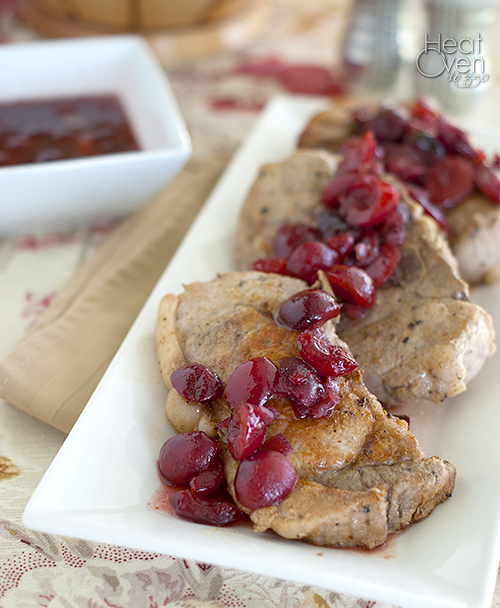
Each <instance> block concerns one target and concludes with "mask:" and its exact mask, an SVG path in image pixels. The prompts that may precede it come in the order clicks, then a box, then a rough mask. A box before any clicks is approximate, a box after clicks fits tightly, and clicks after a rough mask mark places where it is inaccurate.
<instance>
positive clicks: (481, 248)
mask: <svg viewBox="0 0 500 608" xmlns="http://www.w3.org/2000/svg"><path fill="white" fill-rule="evenodd" d="M354 135H355V124H354V121H353V119H352V106H351V107H349V106H348V105H346V104H341V105H335V106H333V107H332V108H331V109H329V110H327V111H324V112H321V113H319V114H317V115H316V116H314V117H313V118H312V119H311V120H310V122H309V123H308V125H307V126H306V128H305V129H304V131H303V132H302V134H301V135H300V137H299V141H298V145H299V147H308V148H321V149H326V150H330V151H333V152H335V151H337V150H338V149H339V147H340V146H341V145H342V144H343V143H345V141H346V140H347V139H349V138H350V137H353V136H354ZM443 211H444V215H445V217H446V219H447V221H448V224H449V227H450V234H449V237H448V239H449V244H450V247H451V250H452V252H453V254H454V256H455V257H456V259H457V262H458V268H459V271H460V275H461V276H462V278H463V279H464V280H465V281H467V282H468V283H471V284H474V283H481V282H484V283H489V282H492V281H494V280H497V279H498V278H499V277H500V205H499V204H498V203H497V202H495V201H492V200H491V199H489V198H487V197H486V196H483V195H482V194H480V193H479V192H478V191H475V192H474V193H473V194H472V195H471V196H469V197H468V198H467V199H466V200H465V201H464V202H463V203H461V204H459V205H458V206H456V207H453V208H451V209H444V210H443Z"/></svg>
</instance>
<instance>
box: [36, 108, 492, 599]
mask: <svg viewBox="0 0 500 608" xmlns="http://www.w3.org/2000/svg"><path fill="white" fill-rule="evenodd" d="M321 109H322V104H321V102H318V101H317V100H313V99H308V98H290V97H280V98H277V99H275V100H274V101H273V102H272V103H271V104H270V105H269V107H268V108H267V109H266V111H265V112H264V113H263V115H262V117H261V118H260V120H259V121H258V124H257V126H256V129H255V130H254V132H253V133H252V134H251V136H250V137H249V139H248V141H247V142H246V143H245V145H244V146H243V147H242V148H241V149H240V151H239V152H238V153H237V154H236V155H235V157H234V159H233V160H232V162H231V164H230V165H229V167H228V168H227V170H226V172H225V174H224V176H223V177H222V178H221V180H220V181H219V183H218V185H217V186H216V188H215V189H214V191H213V193H212V194H211V196H210V197H209V199H208V201H207V203H206V204H205V206H204V208H203V210H202V212H201V213H200V215H199V216H198V218H197V220H196V222H195V223H194V225H193V227H192V228H191V230H190V232H189V234H188V235H187V237H186V238H185V240H184V242H183V244H182V245H181V247H180V248H179V250H178V252H177V253H176V255H175V257H174V259H173V260H172V262H171V264H170V265H169V267H168V268H167V270H166V272H165V273H164V275H163V276H162V278H161V279H160V281H159V283H158V285H157V286H156V288H155V289H154V291H153V293H152V294H151V296H150V298H149V300H148V302H147V303H146V305H145V306H144V309H143V310H142V312H141V314H140V315H139V317H138V318H137V321H136V322H135V324H134V325H133V327H132V329H131V331H130V333H129V335H128V337H127V338H126V340H125V341H124V343H123V345H122V347H121V349H120V350H119V352H118V354H117V355H116V357H115V359H114V360H113V362H112V364H111V365H110V367H109V369H108V371H107V373H106V375H105V377H104V378H103V380H102V382H101V383H100V385H99V387H98V388H97V390H96V391H95V393H94V395H93V397H92V399H91V400H90V401H89V403H88V405H87V407H86V408H85V410H84V412H83V414H82V415H81V417H80V419H79V420H78V422H77V424H76V425H75V427H74V429H73V431H72V432H71V434H70V435H69V437H68V439H67V440H66V442H65V443H64V445H63V447H62V448H61V450H60V452H59V453H58V455H57V457H56V458H55V460H54V462H53V463H52V465H51V467H50V468H49V470H48V471H47V473H46V475H45V477H44V478H43V480H42V482H41V483H40V485H39V487H38V489H37V490H36V492H35V494H34V495H33V497H32V499H31V501H30V503H29V504H28V507H27V508H26V511H25V513H24V522H25V524H26V525H27V526H28V527H31V528H34V529H36V530H41V531H44V532H49V533H55V534H61V535H65V536H73V537H79V538H84V539H88V540H94V541H101V542H108V543H114V544H118V545H125V546H130V547H134V548H138V549H143V550H149V551H154V552H159V553H167V554H171V555H176V556H181V557H184V558H188V559H196V560H199V561H204V562H210V563H214V564H220V565H223V566H230V567H234V568H239V569H242V570H248V571H252V572H256V573H261V574H265V575H268V576H275V577H279V578H282V579H289V580H293V581H297V582H302V583H307V584H310V585H317V586H321V587H325V588H329V589H333V590H337V591H343V592H347V593H351V594H354V595H356V596H361V597H364V598H367V599H371V600H379V601H386V602H389V603H392V604H396V605H399V606H405V607H408V608H445V607H447V608H469V607H470V608H487V607H488V606H489V605H490V602H491V596H492V592H493V588H494V583H495V578H496V573H497V567H498V556H499V548H500V542H499V540H500V534H499V521H500V483H499V481H500V474H499V471H500V441H499V440H498V438H499V437H500V407H499V403H498V396H499V395H500V374H499V373H498V369H499V355H498V354H497V355H496V356H494V357H492V358H490V359H489V360H488V361H487V362H486V364H485V366H484V367H483V369H482V370H481V372H480V374H479V375H478V377H477V378H475V379H474V380H473V381H472V382H471V383H470V388H469V389H468V390H467V392H466V393H465V394H463V395H460V396H459V397H456V398H454V399H453V400H450V401H448V402H446V403H444V404H442V405H440V406H437V407H433V408H431V409H428V410H425V409H419V411H418V413H417V414H416V415H415V416H414V417H413V416H412V430H414V432H415V434H416V435H417V436H418V437H419V439H421V441H422V443H423V445H424V447H425V449H426V452H427V454H428V455H429V456H430V455H432V454H437V455H438V456H441V457H442V458H446V459H448V460H450V461H451V462H453V463H454V464H455V465H456V467H457V470H458V478H457V484H456V488H455V492H454V495H453V497H452V498H451V499H450V500H448V501H447V502H446V503H444V504H443V505H441V506H439V507H438V508H437V509H436V510H435V511H434V512H433V513H432V515H431V516H430V517H429V518H427V519H426V520H424V521H422V522H420V523H418V524H416V525H414V526H412V527H411V528H410V529H408V530H407V531H406V532H404V533H403V534H401V535H398V536H397V537H395V538H394V539H392V540H391V541H390V542H389V543H388V545H387V547H385V548H382V549H379V550H376V551H374V552H364V551H357V550H342V549H331V548H322V547H315V546H312V545H308V544H305V543H301V542H295V541H287V540H283V539H281V538H279V537H277V536H274V535H271V534H257V533H255V532H253V531H252V530H251V529H249V528H246V527H230V528H227V529H224V528H212V527H209V526H202V525H198V524H193V523H190V522H187V521H182V520H180V519H176V518H174V517H173V516H170V515H168V514H166V513H161V512H157V511H156V512H155V511H151V510H148V508H147V503H148V500H149V499H150V498H151V496H152V495H153V494H154V492H155V490H156V489H157V488H158V486H159V483H158V478H157V473H156V459H157V456H158V452H159V449H160V447H161V445H162V443H163V442H164V441H165V440H166V439H167V438H168V437H169V436H171V435H172V434H173V432H172V429H171V428H170V427H169V425H168V423H167V422H166V420H165V417H164V413H163V405H164V399H165V395H166V389H165V387H164V386H163V382H162V380H161V378H160V374H159V371H158V366H157V361H156V352H155V344H154V338H153V329H154V324H155V319H156V314H157V309H158V304H159V301H160V299H161V297H162V296H163V295H164V294H165V293H167V292H174V293H179V292H180V291H181V290H182V283H190V282H192V281H195V280H210V279H212V278H214V276H215V274H216V272H218V271H226V270H232V269H234V262H233V255H232V251H233V244H234V243H233V242H234V231H235V225H236V221H237V217H238V213H239V208H240V205H241V203H242V202H243V200H244V198H245V195H246V192H247V191H248V188H249V187H250V185H251V184H252V182H253V179H254V177H255V175H256V173H257V170H258V168H259V167H260V165H262V164H264V163H268V162H272V161H280V160H283V159H285V158H286V157H287V156H288V155H289V154H290V153H291V151H292V150H293V148H294V146H295V143H296V139H297V135H298V134H299V133H300V132H301V130H302V128H303V127H304V125H305V122H306V121H307V120H308V118H309V117H310V116H312V115H313V114H315V113H316V112H318V111H319V110H321ZM476 140H477V141H478V143H479V144H480V145H481V146H482V147H484V148H487V149H492V148H495V147H496V149H500V139H499V138H498V137H495V136H492V135H491V134H488V135H485V136H481V135H480V134H477V138H476ZM473 297H474V300H475V301H477V302H478V303H480V304H482V305H483V306H484V307H485V308H486V309H487V310H488V311H489V312H490V313H491V314H492V316H493V318H494V321H496V323H497V326H500V325H499V324H500V283H499V284H496V285H494V286H491V287H487V288H481V289H476V290H474V292H473Z"/></svg>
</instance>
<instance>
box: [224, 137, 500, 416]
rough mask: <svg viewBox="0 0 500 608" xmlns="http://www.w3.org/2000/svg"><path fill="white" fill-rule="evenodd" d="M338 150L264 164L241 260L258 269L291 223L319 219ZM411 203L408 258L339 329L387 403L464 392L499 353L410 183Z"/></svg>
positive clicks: (248, 204)
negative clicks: (282, 228)
mask: <svg viewBox="0 0 500 608" xmlns="http://www.w3.org/2000/svg"><path fill="white" fill-rule="evenodd" d="M337 162H338V157H337V156H335V155H334V154H331V153H329V152H327V151H325V150H306V149H303V150H298V151H297V152H295V153H294V154H293V155H292V157H291V158H290V159H288V160H287V161H285V162H283V163H279V164H275V165H268V166H266V167H263V168H262V170H261V172H260V174H259V176H258V178H257V180H256V182H255V183H254V185H253V187H252V189H251V191H250V193H249V195H248V197H247V199H246V201H245V203H244V206H243V209H242V212H241V216H240V221H239V226H238V229H237V245H236V259H237V262H238V264H239V266H240V268H242V269H248V268H250V267H251V265H252V263H253V262H254V261H255V260H257V259H260V258H267V257H271V243H272V240H273V237H274V235H275V233H276V230H277V228H278V227H279V226H281V225H283V224H285V223H298V222H305V223H307V224H309V225H311V226H313V227H316V226H317V222H316V219H317V217H318V215H319V214H320V213H321V211H322V209H323V207H322V205H321V203H320V202H319V201H320V194H321V191H322V189H323V188H324V186H325V185H326V184H327V183H328V182H329V181H330V180H331V179H332V178H333V175H334V173H335V169H336V166H337ZM401 195H402V197H403V198H404V200H405V201H406V203H407V205H408V208H409V210H410V219H409V222H408V225H407V239H406V242H405V243H404V245H402V246H401V247H400V251H401V255H402V259H401V262H400V264H399V267H398V269H397V271H396V273H395V275H394V276H393V278H392V280H390V281H389V282H388V283H386V284H385V285H384V286H382V287H381V288H379V290H378V292H377V297H376V301H375V304H374V306H373V307H372V308H371V309H369V311H368V312H367V313H366V314H365V316H364V317H363V318H361V319H349V318H347V317H345V316H344V317H342V318H341V320H340V322H339V324H338V328H337V331H338V334H339V336H340V337H341V338H342V339H343V340H345V341H346V342H347V344H349V347H350V348H351V350H352V352H353V353H354V355H355V358H356V360H357V361H358V363H359V364H360V365H361V367H362V368H363V369H364V371H365V381H366V384H367V386H368V388H369V389H370V390H371V391H372V392H373V393H375V394H376V395H377V396H378V397H379V399H381V400H382V401H383V402H385V403H387V404H412V403H413V402H415V401H416V400H429V401H433V402H435V403H439V402H440V401H442V400H443V399H445V398H446V397H447V396H453V395H456V394H458V393H460V392H462V391H464V390H465V388H466V383H467V382H468V381H469V380H470V379H471V378H472V377H473V376H474V375H475V374H476V373H477V372H478V371H479V369H480V368H481V366H482V364H483V362H484V360H485V359H486V358H487V357H488V356H489V355H491V354H492V353H493V352H494V345H493V338H494V332H493V326H492V322H491V318H490V316H489V315H488V313H486V312H485V311H484V310H483V309H482V308H481V307H479V306H477V305H475V304H472V303H470V302H469V301H468V287H467V285H466V283H464V281H463V280H462V279H461V278H460V277H459V275H458V272H457V267H456V261H455V259H454V258H453V256H452V254H451V252H450V250H449V247H448V245H447V243H446V242H445V240H444V239H443V237H442V236H441V235H440V233H439V231H438V229H437V227H436V224H435V222H434V221H433V220H431V219H430V218H428V217H427V216H425V215H424V214H423V210H422V208H421V207H420V205H417V204H416V203H415V202H414V201H413V200H412V199H411V198H410V197H409V196H408V194H407V193H406V191H405V190H404V189H401Z"/></svg>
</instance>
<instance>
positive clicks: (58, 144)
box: [0, 95, 139, 166]
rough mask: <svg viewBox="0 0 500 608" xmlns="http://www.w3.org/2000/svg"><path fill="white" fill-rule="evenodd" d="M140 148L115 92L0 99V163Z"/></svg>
mask: <svg viewBox="0 0 500 608" xmlns="http://www.w3.org/2000/svg"><path fill="white" fill-rule="evenodd" d="M131 150H139V145H138V144H137V141H136V139H135V137H134V134H133V133H132V129H131V127H130V124H129V123H128V121H127V118H126V116H125V112H124V110H123V108H122V106H121V104H120V102H119V100H118V98H117V97H115V96H113V95H106V96H94V97H74V98H64V99H63V98H61V99H47V100H35V101H20V102H13V103H3V104H0V166H6V165H21V164H26V163H40V162H47V161H52V160H62V159H69V158H82V157H85V156H96V155H101V154H114V153H116V152H127V151H131Z"/></svg>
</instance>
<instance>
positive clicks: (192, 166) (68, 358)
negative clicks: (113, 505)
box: [0, 159, 227, 432]
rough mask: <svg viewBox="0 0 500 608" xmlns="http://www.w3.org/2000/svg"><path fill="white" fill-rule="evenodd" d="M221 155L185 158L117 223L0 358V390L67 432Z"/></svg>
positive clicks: (214, 173)
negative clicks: (158, 191)
mask: <svg viewBox="0 0 500 608" xmlns="http://www.w3.org/2000/svg"><path fill="white" fill-rule="evenodd" d="M226 160H227V159H223V160H222V159H219V160H214V161H211V162H205V161H196V160H192V161H190V162H189V163H188V165H187V166H186V168H185V169H184V170H183V171H182V172H181V173H180V174H179V176H178V177H177V178H176V179H175V180H174V181H173V182H172V183H171V184H170V185H169V187H168V188H167V189H166V190H165V191H164V192H163V194H162V195H160V196H159V197H158V198H157V199H156V200H155V201H153V202H152V203H151V204H149V205H148V206H146V207H145V208H143V209H142V210H140V211H139V212H137V213H136V214H135V215H133V216H132V217H130V218H128V219H127V220H125V221H124V222H122V223H121V224H120V225H119V226H118V227H117V228H116V230H115V231H114V232H113V233H112V235H111V236H110V237H109V239H108V240H107V241H106V242H105V244H104V245H103V246H102V247H101V248H100V249H99V250H98V251H97V252H96V253H95V254H94V256H93V257H92V258H91V259H90V260H89V261H87V262H86V263H85V264H83V265H82V266H81V267H80V268H79V270H78V271H77V272H76V273H75V275H74V276H73V277H72V278H71V279H70V281H69V282H68V283H67V285H66V286H65V287H64V288H63V290H62V291H61V292H60V293H59V294H58V296H57V297H56V298H55V299H54V301H53V303H52V304H51V306H50V307H49V308H48V309H47V311H46V312H45V313H44V314H43V315H42V317H41V318H40V319H39V321H38V322H37V323H36V324H35V325H34V326H33V327H32V328H31V330H30V331H29V332H28V334H27V335H26V336H25V338H24V339H23V340H22V341H21V342H20V343H19V344H18V346H17V347H16V348H15V349H14V351H13V352H12V353H11V354H10V355H9V356H8V357H7V358H6V359H5V360H4V361H2V362H0V397H1V398H2V399H5V401H7V402H9V403H11V404H12V405H15V406H16V407H18V408H20V409H22V410H24V411H25V412H28V413H29V414H32V415H33V416H35V417H36V418H39V419H40V420H43V421H44V422H47V423H49V424H51V425H53V426H55V427H56V428H58V429H60V430H62V431H64V432H68V431H69V430H70V429H71V427H72V426H73V424H74V423H75V421H76V419H77V418H78V416H79V415H80V413H81V411H82V410H83V408H84V407H85V404H86V403H87V401H88V399H89V397H90V396H91V394H92V392H93V391H94V389H95V387H96V386H97V384H98V382H99V380H100V379H101V377H102V375H103V374H104V372H105V370H106V368H107V367H108V365H109V363H110V361H111V359H112V358H113V356H114V354H115V353H116V351H117V349H118V347H119V346H120V344H121V342H122V340H123V339H124V337H125V335H126V334H127V331H128V330H129V328H130V326H131V325H132V323H133V321H134V319H135V317H136V316H137V314H138V312H139V311H140V309H141V307H142V305H143V304H144V302H145V300H146V299H147V297H148V295H149V293H150V292H151V290H152V288H153V287H154V285H155V283H156V281H157V280H158V278H159V277H160V275H161V273H162V272H163V270H164V269H165V267H166V265H167V263H168V261H169V260H170V258H171V257H172V255H173V253H174V252H175V250H176V248H177V246H178V245H179V243H180V241H181V240H182V237H183V236H184V234H185V232H186V231H187V229H188V227H189V225H190V224H191V222H192V220H193V219H194V217H195V215H196V214H197V212H198V211H199V209H200V207H201V205H202V204H203V202H204V200H205V199H206V197H207V196H208V194H209V192H210V190H211V189H212V187H213V186H214V184H215V181H216V179H217V177H218V176H219V174H220V172H221V170H222V168H223V167H224V165H225V162H226Z"/></svg>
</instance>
